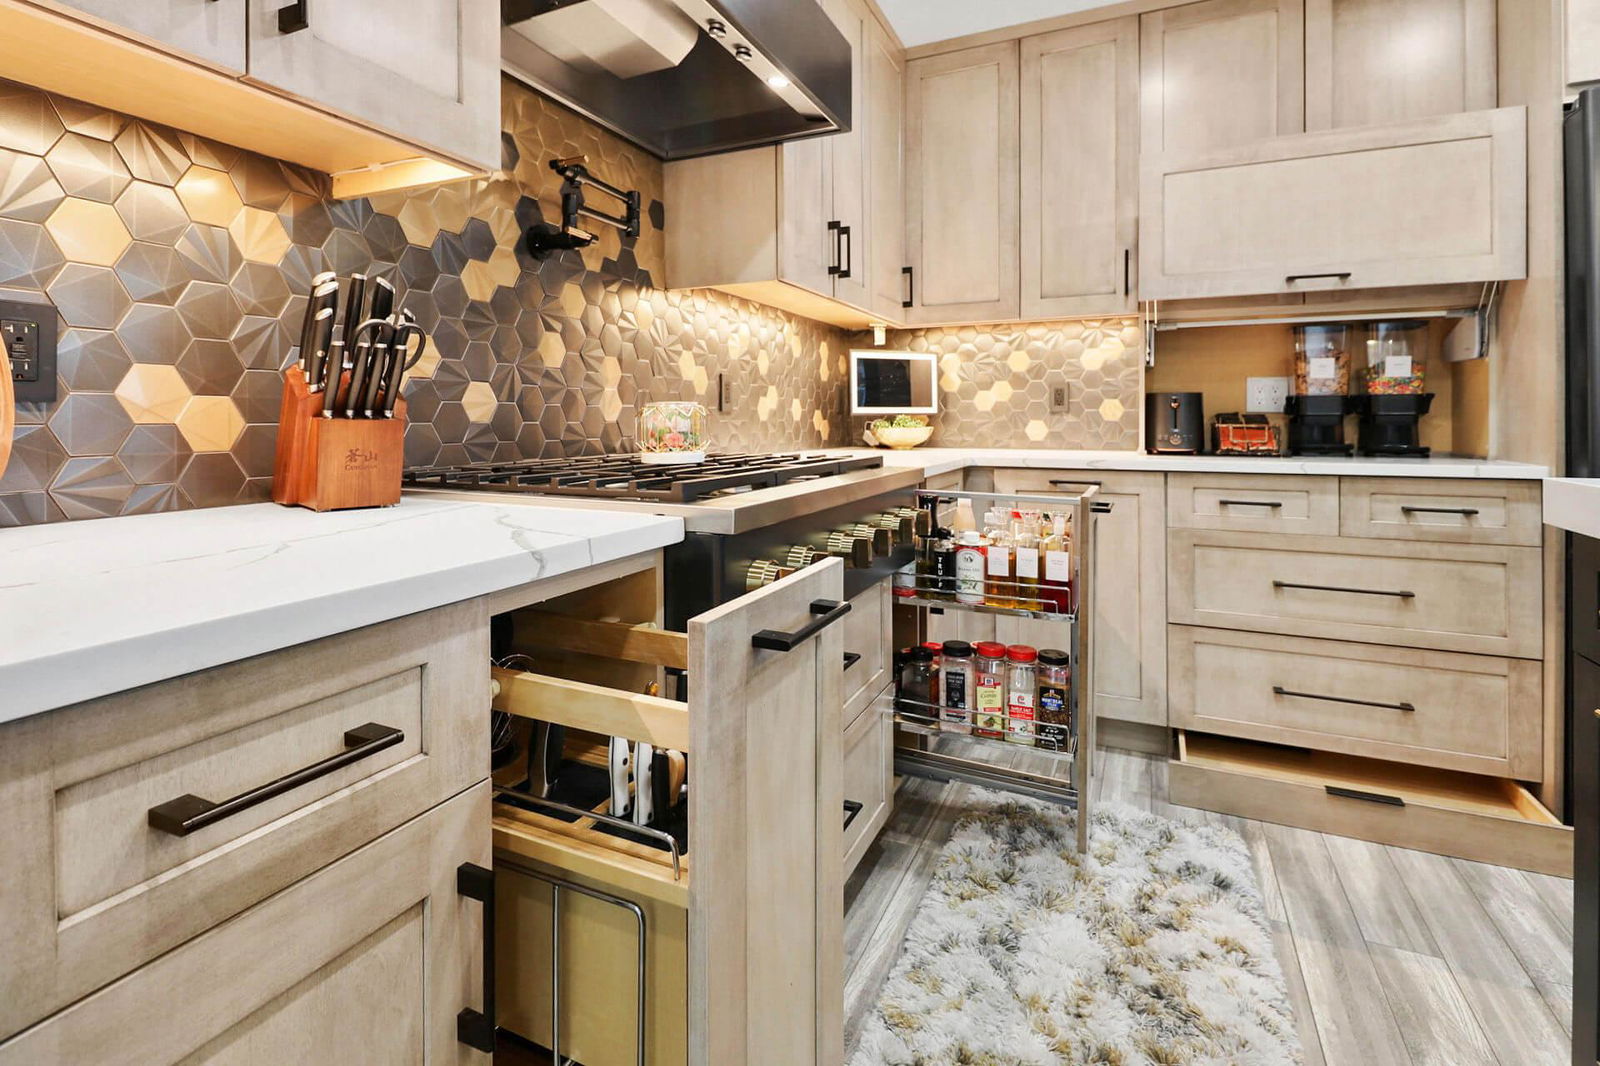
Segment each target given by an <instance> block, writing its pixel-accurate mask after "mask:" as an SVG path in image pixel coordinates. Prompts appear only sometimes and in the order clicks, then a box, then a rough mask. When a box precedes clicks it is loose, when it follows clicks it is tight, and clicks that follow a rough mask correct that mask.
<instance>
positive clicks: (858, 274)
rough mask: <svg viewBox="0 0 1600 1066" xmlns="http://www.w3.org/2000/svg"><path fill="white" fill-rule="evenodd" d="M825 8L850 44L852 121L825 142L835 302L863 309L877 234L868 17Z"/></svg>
mask: <svg viewBox="0 0 1600 1066" xmlns="http://www.w3.org/2000/svg"><path fill="white" fill-rule="evenodd" d="M823 6H824V7H825V8H826V9H827V11H828V13H829V14H830V15H832V16H833V21H834V24H835V25H837V26H838V27H839V32H840V33H842V34H844V39H845V40H846V41H848V42H850V97H851V100H850V111H851V114H853V115H854V116H855V120H854V122H853V123H852V124H851V128H850V130H849V132H848V133H839V134H835V135H834V136H832V137H830V138H828V140H829V141H830V142H831V144H830V147H831V150H832V158H831V160H830V166H829V184H830V185H831V186H832V188H833V218H832V221H835V222H837V223H838V225H839V233H838V237H837V238H836V239H835V242H834V247H835V248H836V249H837V251H836V252H835V253H834V256H835V261H834V267H835V270H836V273H835V274H834V276H833V298H834V299H836V300H839V301H841V302H843V303H847V304H850V305H851V306H854V307H866V306H867V305H868V304H870V303H871V302H872V265H871V260H872V249H873V243H872V242H873V234H874V232H875V230H876V227H875V226H874V225H873V221H872V215H871V204H870V202H869V196H868V192H867V149H868V147H869V144H870V140H869V139H870V138H871V136H872V113H871V112H870V111H869V110H868V108H867V77H866V69H867V23H868V22H870V21H871V20H872V16H871V15H868V14H866V13H865V12H864V11H863V10H862V8H860V7H859V6H857V5H856V4H855V3H854V2H853V0H828V2H827V3H825V4H824V5H823Z"/></svg>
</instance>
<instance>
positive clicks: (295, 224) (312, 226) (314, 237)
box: [279, 201, 333, 248]
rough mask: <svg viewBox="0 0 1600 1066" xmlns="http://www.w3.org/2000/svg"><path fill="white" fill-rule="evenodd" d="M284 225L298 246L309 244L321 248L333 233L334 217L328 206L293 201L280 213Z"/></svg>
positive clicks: (319, 203) (318, 203)
mask: <svg viewBox="0 0 1600 1066" xmlns="http://www.w3.org/2000/svg"><path fill="white" fill-rule="evenodd" d="M279 217H280V218H282V219H283V222H284V225H285V226H287V227H288V230H289V236H290V238H291V239H292V240H293V241H294V242H295V243H296V244H309V245H314V246H316V247H319V248H320V247H321V246H322V242H323V241H325V240H327V239H328V237H329V236H330V235H332V233H333V216H332V215H330V214H329V212H328V205H327V204H324V203H321V202H320V201H318V202H312V203H305V204H299V203H296V202H294V201H291V202H290V203H289V205H288V207H287V208H286V209H285V210H283V211H282V212H280V213H279Z"/></svg>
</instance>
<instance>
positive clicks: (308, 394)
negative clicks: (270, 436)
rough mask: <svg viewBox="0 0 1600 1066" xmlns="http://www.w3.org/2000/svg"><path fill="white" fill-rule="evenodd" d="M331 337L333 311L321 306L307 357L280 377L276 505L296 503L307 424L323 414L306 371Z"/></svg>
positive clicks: (274, 483) (274, 475)
mask: <svg viewBox="0 0 1600 1066" xmlns="http://www.w3.org/2000/svg"><path fill="white" fill-rule="evenodd" d="M332 336H333V308H332V307H324V308H322V309H321V310H319V311H318V312H317V313H316V315H315V316H314V318H313V321H312V323H311V329H310V331H309V340H308V343H307V350H308V351H309V352H310V355H308V356H307V357H306V359H305V360H304V361H303V362H301V363H296V364H295V365H293V366H291V367H289V369H288V370H287V371H285V372H284V375H283V402H282V403H281V404H279V406H278V450H277V454H276V456H275V457H274V461H273V464H272V498H273V499H274V500H275V501H277V502H278V503H284V504H292V503H298V502H299V494H300V487H299V478H300V476H301V475H302V473H303V472H304V470H305V448H306V441H307V435H308V432H309V426H308V423H309V422H310V420H311V419H313V418H316V417H317V416H318V415H320V414H321V413H322V396H321V395H320V394H319V393H317V392H314V391H313V390H312V388H311V383H310V381H309V379H308V378H307V376H306V370H305V368H306V367H307V366H309V365H310V363H311V360H312V359H313V358H316V359H319V360H320V358H321V357H320V356H319V355H318V351H319V350H320V349H322V348H323V347H324V346H325V345H326V344H327V342H328V340H329V339H330V338H331V337H332Z"/></svg>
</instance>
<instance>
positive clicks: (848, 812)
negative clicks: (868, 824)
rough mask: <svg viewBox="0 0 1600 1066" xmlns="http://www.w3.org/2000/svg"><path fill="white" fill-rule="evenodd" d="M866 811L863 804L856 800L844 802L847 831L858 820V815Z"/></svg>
mask: <svg viewBox="0 0 1600 1066" xmlns="http://www.w3.org/2000/svg"><path fill="white" fill-rule="evenodd" d="M864 809H865V808H864V807H863V806H862V805H861V804H859V803H857V802H856V801H855V800H845V801H844V827H845V828H846V829H849V828H850V823H851V822H853V821H855V820H856V815H858V814H860V813H861V812H862V810H864Z"/></svg>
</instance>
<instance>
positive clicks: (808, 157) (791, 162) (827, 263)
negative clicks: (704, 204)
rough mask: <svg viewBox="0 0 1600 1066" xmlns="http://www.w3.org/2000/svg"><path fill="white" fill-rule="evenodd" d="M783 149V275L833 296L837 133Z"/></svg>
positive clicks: (780, 222)
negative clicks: (832, 226)
mask: <svg viewBox="0 0 1600 1066" xmlns="http://www.w3.org/2000/svg"><path fill="white" fill-rule="evenodd" d="M757 151H760V149H757ZM777 152H778V277H779V279H780V280H782V281H787V282H788V283H789V284H791V285H798V286H800V287H801V288H802V289H807V290H809V291H811V292H814V293H816V294H817V295H819V296H830V297H831V296H832V295H833V270H834V248H835V244H834V234H833V231H832V230H831V229H830V228H829V225H828V223H829V222H831V221H834V218H833V177H832V175H833V138H832V137H810V138H807V139H806V140H802V141H795V142H793V143H791V144H784V145H780V146H779V147H778V149H777ZM712 165H713V166H715V163H714V162H713V164H712ZM718 169H722V168H720V167H719V168H718ZM769 187H770V186H769ZM696 243H698V242H696ZM675 284H676V282H675Z"/></svg>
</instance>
